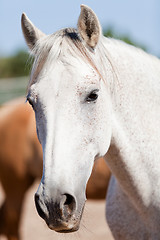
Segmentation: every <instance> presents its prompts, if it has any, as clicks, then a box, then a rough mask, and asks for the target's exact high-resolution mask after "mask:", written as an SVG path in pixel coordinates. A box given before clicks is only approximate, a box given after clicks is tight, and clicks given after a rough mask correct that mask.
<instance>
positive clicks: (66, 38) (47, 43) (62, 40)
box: [28, 28, 105, 89]
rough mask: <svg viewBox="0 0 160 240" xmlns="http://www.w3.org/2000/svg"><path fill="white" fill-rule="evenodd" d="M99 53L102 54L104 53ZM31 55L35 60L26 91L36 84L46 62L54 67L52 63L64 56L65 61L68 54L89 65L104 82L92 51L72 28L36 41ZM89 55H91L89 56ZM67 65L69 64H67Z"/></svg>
mask: <svg viewBox="0 0 160 240" xmlns="http://www.w3.org/2000/svg"><path fill="white" fill-rule="evenodd" d="M96 50H97V49H96ZM101 52H103V53H104V51H101ZM31 53H32V55H33V56H34V57H35V59H34V63H33V67H32V71H31V78H30V81H29V84H28V89H29V87H30V86H31V85H32V84H34V83H36V82H37V77H38V75H39V73H40V72H41V69H42V67H43V66H44V64H45V63H46V62H47V63H48V64H49V65H51V66H54V62H55V61H57V60H61V58H62V56H63V57H65V56H66V59H67V57H68V56H67V55H68V53H69V54H70V55H71V56H73V57H75V58H78V57H79V58H81V59H82V58H83V60H84V61H86V63H88V64H90V66H91V67H93V69H94V70H95V71H96V72H97V73H98V75H99V77H100V79H103V80H104V76H103V73H102V72H100V70H99V69H98V67H97V66H98V64H97V63H96V60H95V59H94V50H93V49H90V48H89V47H87V46H86V45H85V43H84V42H83V41H82V39H81V38H80V36H79V34H78V32H77V30H76V29H74V28H65V29H62V30H60V31H58V32H56V33H54V34H52V35H49V36H45V37H43V38H42V39H40V40H38V41H37V43H36V45H35V47H34V48H33V50H32V52H31ZM91 53H93V54H92V55H91ZM99 55H100V58H102V55H103V56H104V54H102V53H101V54H99ZM100 60H101V63H102V64H103V62H105V61H103V60H102V59H100ZM67 64H71V63H69V62H67Z"/></svg>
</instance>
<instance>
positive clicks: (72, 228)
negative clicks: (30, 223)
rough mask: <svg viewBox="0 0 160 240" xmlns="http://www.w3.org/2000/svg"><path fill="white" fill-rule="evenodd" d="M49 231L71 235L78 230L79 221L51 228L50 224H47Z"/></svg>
mask: <svg viewBox="0 0 160 240" xmlns="http://www.w3.org/2000/svg"><path fill="white" fill-rule="evenodd" d="M47 225H48V227H49V228H50V229H51V230H54V231H56V232H58V233H71V232H76V231H78V230H79V226H80V220H79V221H78V222H77V223H76V224H75V223H61V224H60V225H59V226H56V227H55V226H53V225H52V224H47Z"/></svg>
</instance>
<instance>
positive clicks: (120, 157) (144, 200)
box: [22, 5, 160, 240]
mask: <svg viewBox="0 0 160 240" xmlns="http://www.w3.org/2000/svg"><path fill="white" fill-rule="evenodd" d="M22 29H23V33H24V36H25V39H26V42H27V44H28V46H29V47H30V48H31V49H32V52H33V53H34V55H35V61H34V64H33V69H32V73H31V79H30V82H29V86H28V95H27V99H28V101H29V102H30V104H31V105H32V106H33V109H34V111H35V116H36V124H37V132H38V136H39V140H40V142H41V144H42V147H43V177H42V180H41V183H40V185H39V188H38V191H37V193H36V194H35V202H36V207H37V210H38V213H39V215H40V216H41V217H42V218H43V219H44V220H45V221H46V223H47V225H48V226H49V228H51V229H53V230H55V231H57V232H71V231H76V230H77V229H78V228H79V223H80V219H81V215H82V212H83V208H84V204H85V201H86V198H85V189H86V183H87V181H88V178H89V176H90V174H91V171H92V166H93V162H94V160H95V159H96V158H97V157H100V156H104V157H105V158H106V161H107V163H108V165H109V167H110V169H111V170H112V173H113V175H114V177H112V180H111V183H110V188H109V194H108V196H107V208H106V209H107V211H106V217H107V220H108V223H109V226H110V228H111V231H112V233H113V236H114V237H115V239H122V240H125V239H127V240H128V239H129V240H131V239H134V240H135V239H136V240H137V239H138V240H139V239H145V240H146V239H154V240H156V239H160V61H159V60H158V59H157V58H156V57H153V56H151V55H149V54H147V53H145V52H143V51H142V50H140V49H137V48H135V47H132V46H129V45H127V44H125V43H123V42H121V41H116V40H113V39H107V38H105V37H103V36H102V33H101V27H100V24H99V21H98V19H97V17H96V15H95V14H94V12H93V11H92V10H91V9H90V8H89V7H87V6H84V5H82V6H81V14H80V17H79V20H78V29H77V30H76V29H71V28H67V29H62V30H60V31H58V32H56V33H55V34H52V35H49V36H46V35H45V34H43V33H42V32H41V31H40V30H38V29H37V28H36V27H35V26H34V25H33V24H32V23H31V21H30V20H29V19H28V18H27V17H26V15H25V14H23V15H22ZM75 156H76V157H75Z"/></svg>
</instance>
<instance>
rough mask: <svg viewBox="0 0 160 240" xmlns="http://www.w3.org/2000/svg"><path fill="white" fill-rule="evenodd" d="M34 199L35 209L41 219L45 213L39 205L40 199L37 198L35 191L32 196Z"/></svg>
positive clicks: (44, 216)
mask: <svg viewBox="0 0 160 240" xmlns="http://www.w3.org/2000/svg"><path fill="white" fill-rule="evenodd" d="M34 200H35V204H36V209H37V212H38V214H39V216H40V217H41V218H43V219H45V218H46V215H45V213H44V211H43V210H42V208H41V206H40V200H39V195H38V194H37V193H36V194H35V196H34Z"/></svg>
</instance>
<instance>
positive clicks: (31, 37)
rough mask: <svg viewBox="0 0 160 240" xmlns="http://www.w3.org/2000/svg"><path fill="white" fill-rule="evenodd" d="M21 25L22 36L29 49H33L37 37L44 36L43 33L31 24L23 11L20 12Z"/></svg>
mask: <svg viewBox="0 0 160 240" xmlns="http://www.w3.org/2000/svg"><path fill="white" fill-rule="evenodd" d="M21 26H22V31H23V35H24V38H25V40H26V43H27V45H28V47H29V48H30V49H33V47H34V45H35V44H36V42H37V40H38V39H40V38H41V37H44V36H45V34H44V33H42V32H41V31H40V30H39V29H38V28H36V27H35V26H34V25H33V23H32V22H31V21H30V20H29V18H28V17H27V16H26V15H25V13H23V14H22V18H21Z"/></svg>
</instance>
